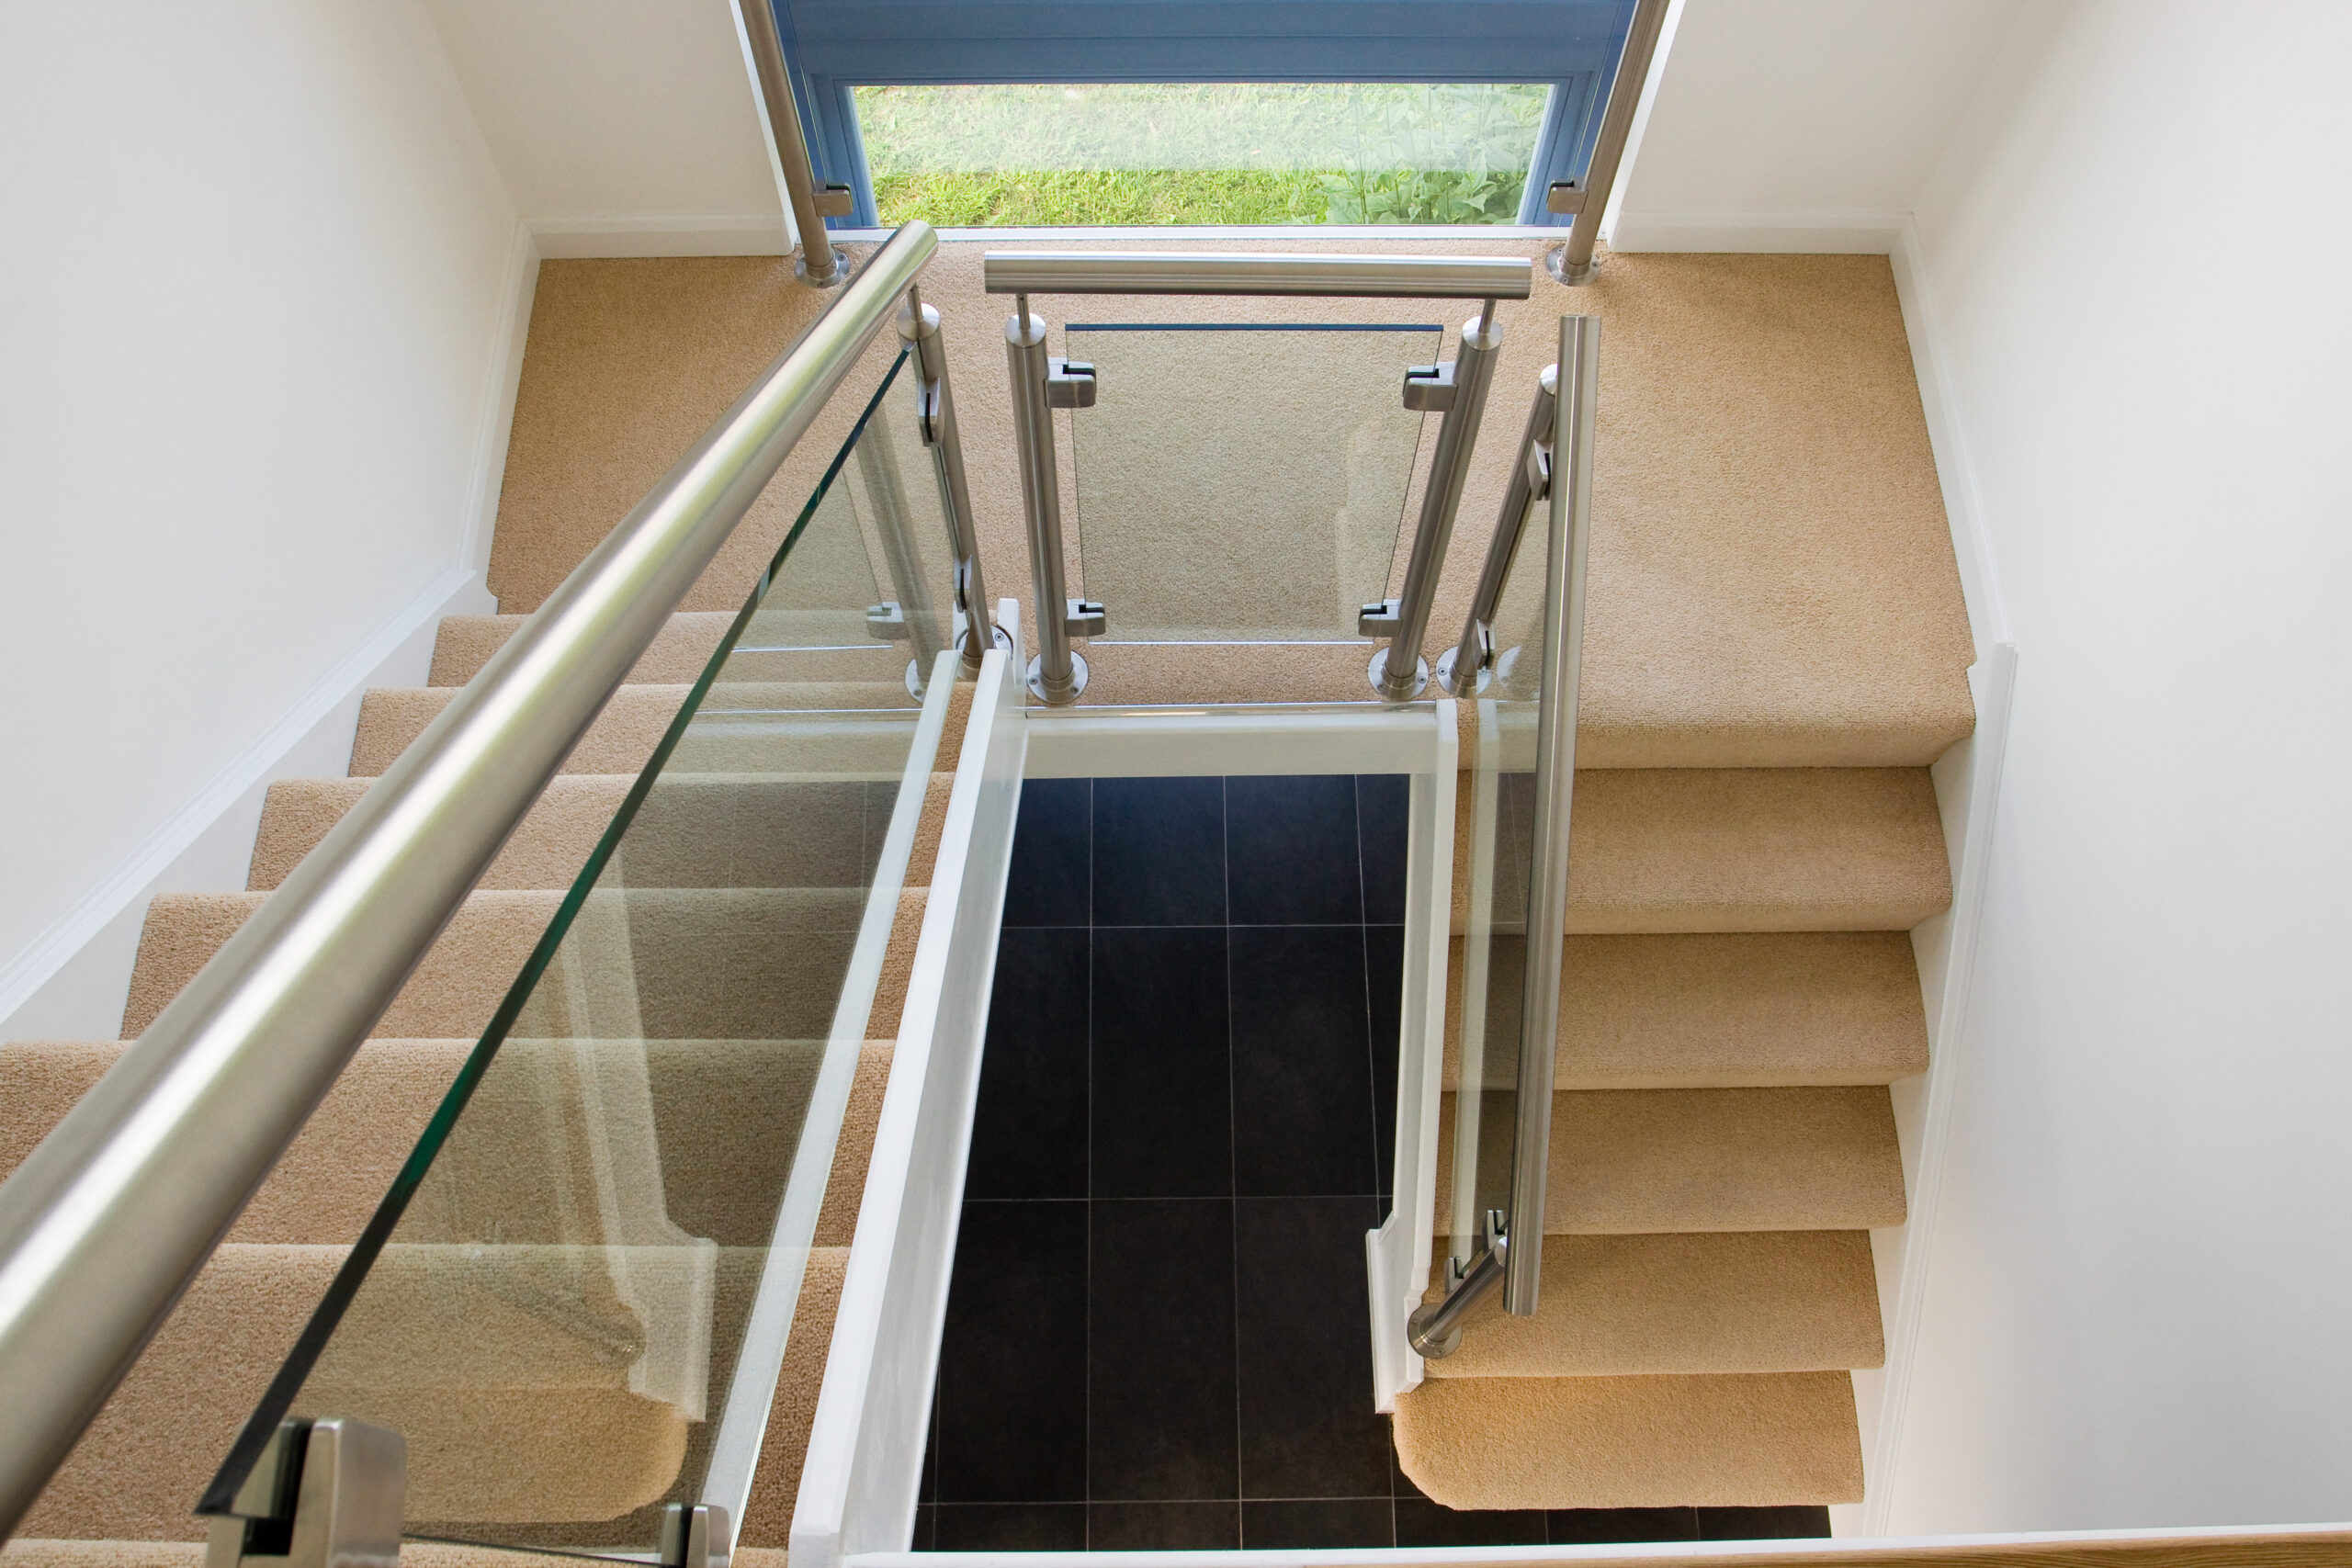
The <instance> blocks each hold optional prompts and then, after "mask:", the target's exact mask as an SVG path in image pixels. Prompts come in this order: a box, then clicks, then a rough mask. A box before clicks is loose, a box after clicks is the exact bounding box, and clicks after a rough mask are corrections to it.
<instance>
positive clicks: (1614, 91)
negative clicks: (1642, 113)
mask: <svg viewBox="0 0 2352 1568" xmlns="http://www.w3.org/2000/svg"><path fill="white" fill-rule="evenodd" d="M1667 6H1668V0H1638V3H1637V4H1636V5H1635V6H1634V19H1633V22H1632V24H1631V25H1630V26H1628V27H1627V28H1626V29H1625V48H1624V51H1623V53H1621V54H1619V55H1618V57H1617V74H1616V76H1615V78H1614V79H1613V80H1612V81H1611V83H1610V85H1609V107H1606V108H1604V109H1602V110H1601V111H1600V136H1599V137H1598V138H1596V139H1595V141H1593V145H1592V162H1591V163H1590V164H1587V165H1586V166H1585V175H1584V178H1582V179H1580V180H1563V181H1561V182H1560V183H1558V184H1556V185H1555V186H1552V188H1551V189H1550V190H1549V191H1548V192H1546V193H1545V197H1544V206H1545V208H1546V209H1548V210H1550V211H1553V212H1573V213H1575V214H1576V221H1575V222H1574V223H1572V224H1571V225H1569V228H1568V240H1567V243H1566V244H1564V245H1555V246H1554V247H1553V248H1552V251H1551V254H1548V255H1546V256H1545V257H1544V267H1545V268H1546V270H1548V271H1549V272H1550V273H1551V274H1552V276H1554V277H1556V278H1558V279H1559V280H1560V281H1561V282H1562V283H1566V284H1570V285H1575V284H1580V283H1590V282H1591V281H1592V247H1593V244H1594V243H1595V242H1596V241H1598V240H1599V239H1600V220H1601V219H1602V218H1603V217H1604V216H1605V215H1606V214H1607V211H1608V208H1609V197H1610V193H1611V192H1612V191H1614V190H1615V189H1616V188H1617V172H1618V165H1620V164H1623V162H1624V161H1625V142H1626V141H1627V139H1628V138H1630V137H1631V136H1632V135H1633V132H1634V110H1635V109H1636V108H1637V107H1640V105H1641V101H1642V89H1643V88H1644V87H1645V85H1647V84H1648V82H1649V79H1650V61H1651V60H1652V58H1654V57H1655V56H1656V55H1657V40H1658V35H1659V34H1660V33H1661V32H1662V31H1664V30H1665V28H1666V12H1667Z"/></svg>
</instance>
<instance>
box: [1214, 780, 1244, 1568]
mask: <svg viewBox="0 0 2352 1568" xmlns="http://www.w3.org/2000/svg"><path fill="white" fill-rule="evenodd" d="M1216 800H1217V858H1218V860H1219V861H1220V862H1221V863H1222V864H1221V865H1220V867H1219V870H1220V871H1221V873H1222V874H1221V875H1220V876H1219V877H1218V879H1217V882H1218V888H1219V890H1220V891H1221V892H1222V893H1223V894H1224V896H1225V920H1226V927H1225V1182H1226V1192H1227V1199H1226V1234H1227V1235H1230V1236H1231V1237H1232V1238H1233V1241H1232V1253H1233V1528H1234V1531H1235V1543H1234V1544H1235V1545H1236V1547H1237V1548H1238V1547H1241V1546H1246V1545H1247V1544H1248V1541H1249V1530H1248V1526H1247V1524H1246V1523H1245V1522H1244V1520H1243V1519H1242V1517H1241V1499H1242V1498H1243V1497H1245V1496H1247V1495H1249V1492H1250V1487H1249V1484H1248V1482H1247V1481H1246V1479H1245V1478H1244V1476H1243V1474H1242V1458H1241V1451H1242V1446H1243V1444H1244V1442H1245V1441H1246V1437H1245V1434H1244V1433H1243V1432H1242V1430H1241V1204H1240V1201H1239V1195H1240V1192H1241V1127H1240V1113H1239V1107H1238V1104H1237V1103H1236V1102H1237V1100H1238V1098H1239V1095H1238V1089H1237V1087H1236V1085H1235V1083H1234V1070H1233V792H1232V787H1231V784H1230V783H1229V781H1227V779H1225V778H1223V777H1219V778H1218V780H1217V781H1216Z"/></svg>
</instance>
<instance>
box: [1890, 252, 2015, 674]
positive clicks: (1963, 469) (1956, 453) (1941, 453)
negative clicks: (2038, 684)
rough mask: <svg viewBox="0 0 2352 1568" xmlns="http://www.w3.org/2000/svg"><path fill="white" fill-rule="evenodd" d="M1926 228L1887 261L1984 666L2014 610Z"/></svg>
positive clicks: (2004, 638)
mask: <svg viewBox="0 0 2352 1568" xmlns="http://www.w3.org/2000/svg"><path fill="white" fill-rule="evenodd" d="M1920 249H1921V242H1920V239H1919V226H1918V224H1917V222H1915V221H1914V220H1912V219H1911V218H1910V217H1908V216H1907V215H1906V216H1905V218H1904V220H1903V222H1902V224H1901V225H1900V227H1899V231H1898V232H1897V234H1896V236H1895V241H1894V244H1893V245H1892V246H1891V247H1890V248H1889V250H1888V252H1887V263H1888V265H1890V266H1892V267H1893V268H1894V295H1895V299H1897V300H1898V301H1900V302H1901V304H1902V307H1903V330H1904V333H1905V336H1906V337H1908V338H1909V339H1910V343H1911V366H1912V370H1913V372H1914V374H1915V375H1917V378H1918V381H1919V406H1920V409H1921V411H1922V412H1924V413H1925V414H1926V415H1927V419H1928V446H1929V447H1931V448H1932V449H1933V450H1934V452H1935V456H1936V482H1937V483H1938V484H1939V486H1940V487H1941V488H1942V491H1943V498H1944V515H1945V516H1946V517H1947V518H1948V519H1949V520H1950V521H1951V547H1952V554H1953V556H1954V558H1956V559H1957V560H1958V562H1959V565H1960V589H1961V596H1962V599H1963V600H1965V601H1966V603H1967V605H1968V626H1969V632H1970V635H1971V636H1972V637H1973V638H1974V640H1975V643H1976V657H1977V659H1978V660H1980V661H1982V660H1984V659H1985V657H1986V656H1987V655H1989V654H1990V653H1991V652H1992V651H1993V649H1994V646H1995V645H1996V644H1998V643H2005V642H2011V641H2014V640H2015V639H2014V637H2012V636H2011V634H2010V631H2009V612H2008V607H2007V604H2006V603H2005V602H2004V600H2003V598H2002V594H2001V580H2000V570H1999V563H1998V562H1997V561H1996V559H1995V558H1994V555H1993V538H1992V535H1991V534H1990V533H1989V532H1988V531H1987V529H1986V525H1985V494H1984V491H1983V489H1982V488H1981V487H1980V486H1979V485H1978V483H1977V479H1976V465H1975V461H1974V459H1973V458H1972V457H1970V456H1969V448H1968V434H1967V432H1966V431H1965V430H1963V429H1962V426H1961V421H1960V404H1959V395H1958V393H1957V392H1955V391H1954V389H1953V388H1952V380H1951V355H1950V354H1949V353H1948V352H1947V351H1946V350H1945V348H1944V334H1943V321H1942V318H1941V316H1940V315H1939V312H1938V311H1937V310H1936V298H1935V291H1934V289H1933V288H1930V287H1929V286H1928V272H1927V261H1926V258H1925V257H1924V256H1922V255H1921V254H1920Z"/></svg>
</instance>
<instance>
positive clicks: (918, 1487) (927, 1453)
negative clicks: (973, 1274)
mask: <svg viewBox="0 0 2352 1568" xmlns="http://www.w3.org/2000/svg"><path fill="white" fill-rule="evenodd" d="M948 1286H949V1289H951V1290H952V1289H954V1288H955V1281H954V1280H952V1279H951V1280H949V1282H948ZM923 1431H924V1432H925V1434H926V1436H925V1437H924V1438H923V1444H922V1478H921V1479H920V1480H919V1481H917V1482H916V1483H915V1497H916V1500H917V1501H919V1502H923V1503H936V1502H938V1501H939V1379H938V1378H937V1377H936V1376H934V1377H933V1379H932V1380H931V1418H930V1419H929V1420H927V1421H925V1422H924V1423H923Z"/></svg>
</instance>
